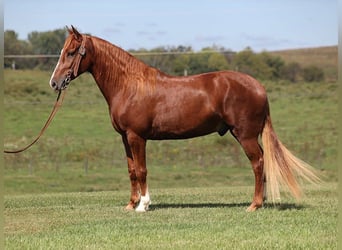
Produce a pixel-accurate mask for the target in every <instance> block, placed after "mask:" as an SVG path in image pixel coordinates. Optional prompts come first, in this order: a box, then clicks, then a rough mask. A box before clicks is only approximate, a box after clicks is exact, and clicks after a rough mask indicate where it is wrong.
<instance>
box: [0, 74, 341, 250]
mask: <svg viewBox="0 0 342 250" xmlns="http://www.w3.org/2000/svg"><path fill="white" fill-rule="evenodd" d="M4 73H5V77H4V78H5V85H4V107H5V108H4V130H5V132H4V146H5V148H6V149H7V148H15V147H16V146H18V147H21V146H22V145H26V144H27V143H29V142H30V141H31V140H32V138H34V137H35V136H36V135H37V134H38V132H39V130H40V128H41V126H42V125H43V123H44V122H45V119H46V118H47V116H48V114H49V112H50V110H51V108H52V105H53V102H54V100H55V97H56V95H55V93H54V92H53V91H52V90H51V89H50V87H49V86H48V81H49V78H50V72H42V71H9V70H5V72H4ZM263 84H264V85H265V86H266V89H267V92H268V95H269V99H270V107H271V116H272V120H273V124H274V127H275V130H276V132H277V134H278V136H279V137H280V139H281V141H282V142H283V143H284V144H285V145H286V146H287V147H288V148H289V149H290V150H291V151H293V152H294V153H295V154H296V155H297V156H299V157H300V158H301V159H303V160H305V161H307V162H309V163H310V164H312V165H313V166H314V167H315V168H316V169H318V170H319V171H320V173H321V174H322V176H323V180H325V181H326V183H327V184H324V185H322V186H321V187H311V186H306V187H305V191H307V192H306V194H307V195H306V197H305V198H304V199H303V201H302V203H299V204H298V203H295V201H294V200H292V199H289V198H284V199H283V200H282V203H281V204H280V205H276V206H272V205H269V204H268V205H266V206H265V208H263V209H261V210H259V211H258V212H256V213H252V214H248V213H246V212H245V208H246V207H247V205H248V203H249V202H250V200H251V197H252V195H253V187H252V186H253V183H254V178H253V173H252V170H251V166H250V165H249V162H248V160H247V158H246V157H245V155H244V154H243V152H242V150H241V148H240V146H239V145H238V144H237V143H236V141H235V140H234V139H233V138H232V137H231V136H230V135H229V134H228V135H227V136H224V137H220V136H218V135H216V134H213V135H209V136H206V137H201V138H195V139H191V140H184V141H153V142H148V147H147V164H148V171H149V174H148V181H149V186H150V191H151V195H152V197H151V198H152V202H153V203H152V205H151V209H152V211H150V212H149V213H147V214H136V213H128V212H125V211H123V207H124V205H125V204H126V203H127V202H128V198H129V179H128V174H127V167H126V161H125V157H124V150H123V146H122V144H121V138H120V137H119V136H118V134H116V133H115V132H114V130H113V129H112V127H111V124H110V119H109V116H108V110H107V106H106V103H105V101H104V99H103V97H102V95H101V93H100V91H99V90H98V89H97V86H96V84H95V83H94V81H93V79H92V78H91V76H90V75H85V76H81V77H80V79H77V80H75V81H74V82H72V83H71V85H70V87H69V89H68V90H67V94H66V97H65V100H64V104H63V106H62V108H61V109H60V110H59V112H58V113H57V115H56V117H55V120H54V121H53V122H52V124H51V126H50V127H49V128H48V130H47V131H46V134H44V135H43V137H42V138H41V139H40V141H39V142H38V144H36V145H34V146H33V147H32V148H31V149H29V150H28V151H27V152H24V153H22V154H20V155H5V156H4V163H5V168H4V173H5V177H4V185H5V194H6V197H5V237H6V239H5V241H6V248H7V249H18V248H24V249H37V248H38V249H39V248H44V249H56V248H57V249H58V248H59V249H86V248H89V249H112V248H113V246H117V247H118V249H122V248H125V247H127V248H138V249H139V248H141V249H142V248H147V247H148V248H152V249H153V248H163V249H165V248H166V249H171V248H172V249H184V248H189V249H191V248H192V249H203V248H207V247H208V246H212V248H217V249H224V248H227V249H234V248H235V249H241V248H242V249H250V248H253V247H254V248H256V249H258V248H260V249H265V248H267V249H268V248H270V249H272V248H274V249H275V248H281V249H289V248H298V249H333V248H336V241H337V240H336V223H337V195H336V191H335V188H336V181H337V161H336V159H337V150H336V147H337V121H336V118H337V114H338V112H337V100H338V98H337V84H336V83H298V84H288V83H286V82H265V83H263Z"/></svg>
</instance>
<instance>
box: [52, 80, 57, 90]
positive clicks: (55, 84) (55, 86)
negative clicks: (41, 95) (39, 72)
mask: <svg viewBox="0 0 342 250" xmlns="http://www.w3.org/2000/svg"><path fill="white" fill-rule="evenodd" d="M51 87H52V88H53V89H56V88H57V83H56V82H55V81H52V82H51Z"/></svg>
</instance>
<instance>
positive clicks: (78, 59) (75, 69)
mask: <svg viewBox="0 0 342 250" xmlns="http://www.w3.org/2000/svg"><path fill="white" fill-rule="evenodd" d="M82 38H83V39H82V43H81V46H80V47H79V49H78V54H77V55H76V59H75V64H74V67H73V69H71V72H72V73H73V74H74V77H76V76H77V73H78V68H79V67H80V63H81V59H82V57H83V56H84V55H85V53H86V48H85V43H86V40H87V36H82Z"/></svg>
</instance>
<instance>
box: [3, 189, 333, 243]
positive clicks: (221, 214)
mask: <svg viewBox="0 0 342 250" xmlns="http://www.w3.org/2000/svg"><path fill="white" fill-rule="evenodd" d="M335 189H336V185H333V184H329V185H326V186H324V187H320V188H315V187H310V186H308V187H306V188H305V191H306V193H307V196H306V198H305V199H303V201H302V202H301V203H294V201H293V200H292V199H286V198H285V199H283V200H282V203H281V204H276V205H270V204H266V205H265V206H264V208H262V209H259V210H258V211H257V212H254V213H247V212H245V208H246V207H247V206H248V201H249V200H250V198H251V193H252V191H253V188H252V187H243V186H240V187H215V188H213V187H202V188H174V189H158V188H156V189H153V190H152V191H151V195H152V202H153V203H152V205H151V210H150V211H149V212H147V213H143V214H139V213H135V212H127V211H125V210H124V209H123V208H124V205H125V201H127V196H128V190H126V191H104V192H93V193H85V192H83V193H47V194H39V195H36V194H34V195H14V196H8V197H6V199H5V221H6V224H5V236H6V242H5V246H6V249H337V237H336V235H337V203H338V202H337V195H336V190H335Z"/></svg>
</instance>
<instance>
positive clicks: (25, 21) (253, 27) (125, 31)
mask: <svg viewBox="0 0 342 250" xmlns="http://www.w3.org/2000/svg"><path fill="white" fill-rule="evenodd" d="M66 25H68V26H70V25H73V26H75V27H76V28H77V29H78V30H79V31H80V32H84V33H90V34H92V35H95V36H98V37H101V38H103V39H105V40H107V41H109V42H111V43H114V44H116V45H118V46H120V47H122V48H123V49H126V50H127V49H140V48H145V49H152V48H156V47H158V46H165V47H167V46H174V47H177V46H178V45H183V46H191V47H192V48H193V49H194V50H195V51H199V50H201V49H202V48H204V47H210V46H213V45H216V46H222V47H224V48H226V49H230V50H233V51H241V50H243V49H245V48H246V47H251V48H252V49H253V50H254V51H262V50H267V51H274V50H282V49H292V48H307V47H319V46H329V45H337V43H338V11H337V1H336V0H168V1H162V0H159V1H158V0H143V1H142V0H124V1H122V0H120V1H115V0H58V1H56V0H26V1H24V0H5V1H4V30H14V31H16V32H17V33H18V35H19V39H23V40H25V39H27V35H28V34H29V33H30V32H32V31H39V32H43V31H49V30H54V29H61V28H64V27H65V26H66Z"/></svg>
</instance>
